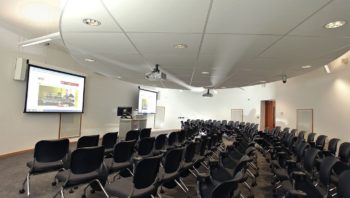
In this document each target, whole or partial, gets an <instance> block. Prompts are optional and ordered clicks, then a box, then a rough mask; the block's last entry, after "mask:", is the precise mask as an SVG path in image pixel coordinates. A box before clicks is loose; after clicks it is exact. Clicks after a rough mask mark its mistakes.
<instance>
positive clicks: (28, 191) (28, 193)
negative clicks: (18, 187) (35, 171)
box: [26, 173, 30, 197]
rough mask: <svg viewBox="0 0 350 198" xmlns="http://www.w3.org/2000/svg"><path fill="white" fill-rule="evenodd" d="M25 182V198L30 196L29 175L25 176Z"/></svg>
mask: <svg viewBox="0 0 350 198" xmlns="http://www.w3.org/2000/svg"><path fill="white" fill-rule="evenodd" d="M26 181H27V197H29V196H30V174H29V173H28V174H27V178H26Z"/></svg>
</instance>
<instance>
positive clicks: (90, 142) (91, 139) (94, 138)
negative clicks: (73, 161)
mask: <svg viewBox="0 0 350 198" xmlns="http://www.w3.org/2000/svg"><path fill="white" fill-rule="evenodd" d="M99 138H100V135H89V136H81V137H80V138H79V139H78V142H77V149H78V148H84V147H93V146H98V141H99Z"/></svg>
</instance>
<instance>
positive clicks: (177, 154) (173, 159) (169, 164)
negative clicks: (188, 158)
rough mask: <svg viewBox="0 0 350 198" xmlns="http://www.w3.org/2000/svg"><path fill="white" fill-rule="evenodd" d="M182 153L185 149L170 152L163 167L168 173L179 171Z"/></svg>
mask: <svg viewBox="0 0 350 198" xmlns="http://www.w3.org/2000/svg"><path fill="white" fill-rule="evenodd" d="M182 153H183V148H177V149H173V150H170V151H168V153H167V154H166V155H165V159H164V162H163V167H164V170H165V172H166V173H174V172H176V171H177V170H178V169H179V167H180V164H181V161H182Z"/></svg>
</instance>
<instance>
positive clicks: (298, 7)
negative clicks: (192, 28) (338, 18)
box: [207, 0, 328, 34]
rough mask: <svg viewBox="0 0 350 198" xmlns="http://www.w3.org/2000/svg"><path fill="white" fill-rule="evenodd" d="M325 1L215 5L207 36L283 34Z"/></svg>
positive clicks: (248, 0) (221, 1)
mask: <svg viewBox="0 0 350 198" xmlns="http://www.w3.org/2000/svg"><path fill="white" fill-rule="evenodd" d="M327 1H328V0H318V1H305V0H283V1H281V0H263V1H262V0H234V1H233V0H218V1H214V3H213V8H212V10H211V14H210V18H209V22H208V27H207V32H208V33H247V34H285V33H287V32H288V31H289V30H291V29H292V28H293V27H294V26H296V25H297V24H298V23H300V22H301V21H302V20H304V19H305V18H306V17H308V16H309V15H310V14H311V13H312V12H314V11H316V10H317V9H319V8H320V7H321V6H322V5H323V4H325V3H326V2H327Z"/></svg>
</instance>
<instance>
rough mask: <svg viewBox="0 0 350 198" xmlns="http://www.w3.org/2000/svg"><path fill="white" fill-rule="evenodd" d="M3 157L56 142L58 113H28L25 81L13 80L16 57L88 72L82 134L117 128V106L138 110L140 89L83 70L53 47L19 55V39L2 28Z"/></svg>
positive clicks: (0, 122) (0, 119) (30, 49)
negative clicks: (49, 141)
mask: <svg viewBox="0 0 350 198" xmlns="http://www.w3.org/2000/svg"><path fill="white" fill-rule="evenodd" d="M0 33H1V34H2V35H3V36H2V37H1V38H0V43H1V45H0V90H1V96H0V104H1V110H0V127H1V128H0V130H1V138H0V155H1V154H5V153H10V152H15V151H20V150H24V149H28V148H33V146H34V144H35V143H36V142H37V141H38V140H41V139H56V138H57V137H58V130H59V115H58V114H48V113H45V114H25V113H23V109H24V100H25V91H26V83H25V81H15V80H13V74H14V68H15V61H16V57H17V56H21V57H25V58H29V59H30V60H34V61H36V62H43V63H47V64H50V65H55V66H58V67H62V68H67V69H69V70H74V71H78V72H82V73H86V74H87V75H88V76H87V79H86V89H85V94H86V95H85V98H86V101H85V113H84V114H83V119H82V135H87V134H96V133H104V132H106V131H109V130H116V129H118V119H117V116H116V108H117V106H129V105H132V106H134V107H135V108H136V107H137V101H136V100H137V86H136V85H132V84H129V83H126V82H123V81H120V80H117V79H108V78H105V77H102V76H99V75H96V74H94V73H91V72H89V71H86V70H84V69H83V68H82V67H81V66H78V65H77V63H75V62H74V60H73V59H72V58H71V57H70V56H69V55H68V54H66V53H64V52H63V51H62V50H60V49H55V48H52V47H44V46H41V47H28V48H27V49H26V50H25V51H22V52H20V50H19V49H18V48H17V42H18V40H19V37H18V36H17V35H15V34H13V33H11V32H9V31H7V30H5V29H2V28H1V27H0Z"/></svg>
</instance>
